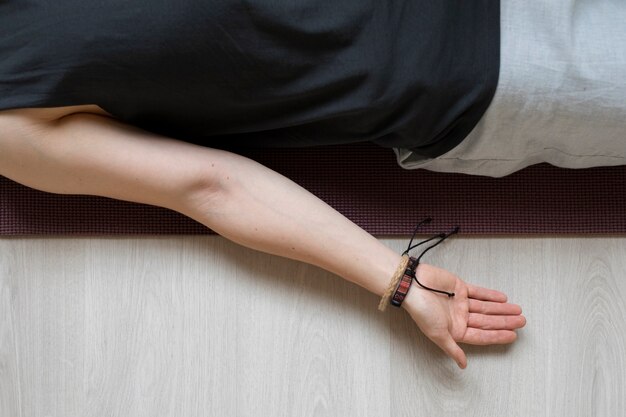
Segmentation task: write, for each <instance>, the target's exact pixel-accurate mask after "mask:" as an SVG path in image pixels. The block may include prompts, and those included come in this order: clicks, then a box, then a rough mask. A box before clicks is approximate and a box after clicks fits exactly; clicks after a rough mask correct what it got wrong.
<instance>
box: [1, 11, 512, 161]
mask: <svg viewBox="0 0 626 417" xmlns="http://www.w3.org/2000/svg"><path fill="white" fill-rule="evenodd" d="M499 19H500V3H499V1H494V0H441V1H426V0H406V1H401V0H398V1H392V0H387V1H383V0H341V1H337V0H264V1H263V0H258V1H257V0H239V1H237V0H222V1H207V0H187V1H183V2H175V1H173V0H149V1H148V0H123V1H122V0H106V1H104V0H103V1H93V0H80V1H79V0H55V1H49V0H30V1H29V0H0V57H1V59H0V110H2V109H10V108H23V107H58V106H70V105H79V104H97V105H99V106H100V107H102V108H103V109H104V110H106V111H108V112H109V113H111V114H112V115H114V116H115V117H117V118H119V119H121V120H122V121H125V122H127V123H131V124H134V125H137V126H139V127H142V128H144V129H147V130H150V131H153V132H156V133H160V134H165V135H168V136H171V137H175V138H178V139H182V140H186V141H190V142H194V143H198V144H202V145H206V146H216V147H229V146H246V145H251V146H309V145H326V144H339V143H350V142H361V141H374V142H376V143H378V144H380V145H381V146H385V147H404V148H408V149H413V150H414V151H415V152H416V153H419V154H422V155H425V156H431V157H433V156H437V155H440V154H442V153H444V152H446V151H447V150H449V149H451V148H452V147H454V146H456V145H457V144H458V143H460V142H461V141H462V139H463V138H464V137H465V136H466V135H467V134H468V133H469V132H470V131H471V129H472V128H473V127H474V125H475V124H476V123H477V122H478V120H479V119H480V117H481V116H482V115H483V113H484V111H485V110H486V109H487V107H488V105H489V103H490V102H491V99H492V97H493V95H494V93H495V89H496V84H497V80H498V73H499V58H500V50H499V47H500V42H499V40H500V20H499Z"/></svg>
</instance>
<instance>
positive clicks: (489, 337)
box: [461, 327, 517, 345]
mask: <svg viewBox="0 0 626 417" xmlns="http://www.w3.org/2000/svg"><path fill="white" fill-rule="evenodd" d="M515 339H517V334H516V333H515V332H514V331H513V330H482V329H475V328H473V327H468V328H467V331H466V332H465V336H463V339H462V340H461V342H463V343H469V344H471V345H504V344H507V343H513V342H515Z"/></svg>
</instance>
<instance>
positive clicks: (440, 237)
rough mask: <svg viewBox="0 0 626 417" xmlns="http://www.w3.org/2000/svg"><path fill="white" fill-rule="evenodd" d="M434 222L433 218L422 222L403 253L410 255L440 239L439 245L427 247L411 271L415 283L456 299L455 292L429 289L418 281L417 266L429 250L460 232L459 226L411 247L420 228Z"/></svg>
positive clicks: (430, 289)
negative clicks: (411, 252) (426, 244)
mask: <svg viewBox="0 0 626 417" xmlns="http://www.w3.org/2000/svg"><path fill="white" fill-rule="evenodd" d="M431 221H432V218H430V217H427V218H426V219H424V220H422V221H421V222H420V223H419V224H418V225H417V227H416V228H415V231H414V232H413V236H412V237H411V240H410V241H409V245H408V246H407V249H406V250H405V251H404V252H403V255H408V253H409V251H410V250H411V249H414V248H416V247H418V246H419V245H422V244H424V243H427V242H430V241H431V240H434V239H437V238H439V241H438V242H437V243H435V244H434V245H430V246H429V247H427V248H426V249H424V250H423V251H422V253H421V254H420V256H419V257H418V258H417V259H416V262H415V264H414V265H413V266H412V268H410V271H411V277H412V278H413V279H414V280H415V282H417V284H418V285H419V286H420V287H422V288H424V289H426V290H429V291H434V292H438V293H440V294H446V295H447V296H448V297H454V293H453V292H447V291H442V290H436V289H434V288H430V287H427V286H426V285H424V284H422V283H421V282H419V280H418V279H417V274H416V273H415V270H416V269H417V266H418V265H419V263H420V259H422V256H424V254H425V253H426V252H428V251H429V250H431V249H432V248H434V247H435V246H437V245H439V244H440V243H441V242H443V241H444V240H446V239H447V238H449V237H450V236H452V235H454V234H456V233H458V232H459V226H455V227H454V229H452V231H450V232H448V233H439V234H438V235H436V236H433V237H431V238H430V239H426V240H423V241H421V242H419V243H416V244H415V245H413V246H411V244H412V243H413V239H414V238H415V235H417V231H418V229H419V228H420V226H421V225H422V224H424V223H430V222H431Z"/></svg>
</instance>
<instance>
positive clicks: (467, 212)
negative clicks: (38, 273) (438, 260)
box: [0, 144, 626, 235]
mask: <svg viewBox="0 0 626 417" xmlns="http://www.w3.org/2000/svg"><path fill="white" fill-rule="evenodd" d="M241 153H242V154H245V155H247V156H249V157H252V158H253V159H256V160H258V161H259V162H261V163H263V164H265V165H267V166H269V167H270V168H272V169H274V170H276V171H278V172H280V173H282V174H283V175H286V176H287V177H289V178H291V179H292V180H294V181H295V182H297V183H299V184H300V185H302V186H303V187H305V188H306V189H308V190H309V191H311V192H312V193H314V194H315V195H317V196H318V197H320V198H321V199H322V200H324V201H326V202H327V203H328V204H330V205H331V206H333V207H334V208H336V209H337V210H338V211H340V212H341V213H343V214H344V215H345V216H346V217H348V218H349V219H351V220H352V221H354V222H355V223H357V224H358V225H360V226H361V227H363V228H364V229H365V230H367V231H368V232H370V233H372V234H375V235H406V234H408V233H410V232H411V231H412V229H413V227H414V226H415V224H416V223H417V222H419V221H420V220H421V219H422V218H424V217H425V216H427V215H430V216H432V217H433V218H434V221H433V222H432V223H431V224H430V225H428V226H427V227H424V229H423V230H424V232H429V233H430V232H434V231H437V232H438V231H444V230H447V229H448V228H450V227H452V226H453V225H459V226H460V233H461V234H543V233H549V234H570V233H574V234H576V233H602V234H612V233H624V232H626V166H620V167H601V168H588V169H579V170H572V169H562V168H557V167H553V166H551V165H548V164H539V165H535V166H532V167H529V168H526V169H524V170H521V171H518V172H516V173H514V174H511V175H509V176H506V177H503V178H490V177H481V176H472V175H464V174H445V173H435V172H430V171H426V170H412V171H408V170H403V169H402V168H400V167H398V166H397V164H396V162H395V159H394V155H393V153H392V152H390V151H387V150H381V149H380V148H378V147H376V146H374V145H369V144H359V145H348V146H332V147H320V148H308V149H299V150H293V149H279V150H277V149H274V150H248V151H242V152H241ZM205 233H211V231H210V230H208V229H207V228H205V227H204V226H203V225H201V224H199V223H196V222H195V221H193V220H191V219H189V218H187V217H185V216H183V215H181V214H178V213H176V212H173V211H170V210H166V209H162V208H159V207H154V206H147V205H142V204H135V203H128V202H122V201H116V200H112V199H108V198H102V197H93V196H73V195H72V196H68V195H57V194H50V193H44V192H41V191H37V190H33V189H30V188H27V187H24V186H22V185H19V184H17V183H15V182H13V181H10V180H8V179H6V178H3V177H0V235H119V234H128V235H136V234H205Z"/></svg>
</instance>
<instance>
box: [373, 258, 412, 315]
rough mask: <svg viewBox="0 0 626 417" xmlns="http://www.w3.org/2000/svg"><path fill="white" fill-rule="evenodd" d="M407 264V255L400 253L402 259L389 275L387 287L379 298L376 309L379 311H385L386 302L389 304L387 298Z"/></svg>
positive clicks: (389, 296)
mask: <svg viewBox="0 0 626 417" xmlns="http://www.w3.org/2000/svg"><path fill="white" fill-rule="evenodd" d="M408 264H409V255H402V260H401V261H400V265H398V269H396V272H395V273H394V274H393V277H391V281H390V282H389V287H388V288H387V290H386V291H385V293H384V294H383V297H382V298H381V299H380V303H378V309H379V310H380V311H385V309H386V308H387V304H389V299H390V298H391V294H393V292H394V290H395V289H396V287H397V286H398V282H400V280H401V279H402V276H403V275H404V271H405V270H406V267H407V265H408Z"/></svg>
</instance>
